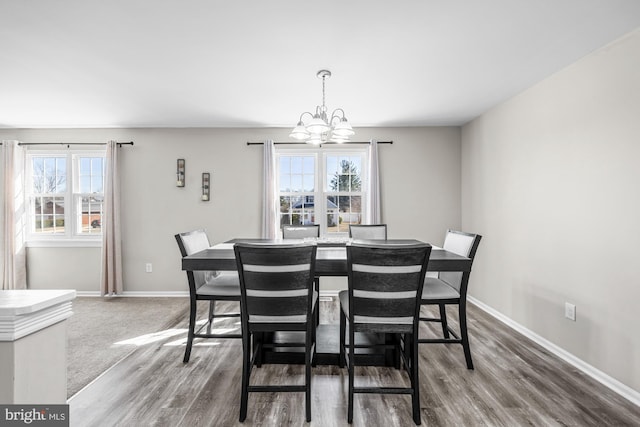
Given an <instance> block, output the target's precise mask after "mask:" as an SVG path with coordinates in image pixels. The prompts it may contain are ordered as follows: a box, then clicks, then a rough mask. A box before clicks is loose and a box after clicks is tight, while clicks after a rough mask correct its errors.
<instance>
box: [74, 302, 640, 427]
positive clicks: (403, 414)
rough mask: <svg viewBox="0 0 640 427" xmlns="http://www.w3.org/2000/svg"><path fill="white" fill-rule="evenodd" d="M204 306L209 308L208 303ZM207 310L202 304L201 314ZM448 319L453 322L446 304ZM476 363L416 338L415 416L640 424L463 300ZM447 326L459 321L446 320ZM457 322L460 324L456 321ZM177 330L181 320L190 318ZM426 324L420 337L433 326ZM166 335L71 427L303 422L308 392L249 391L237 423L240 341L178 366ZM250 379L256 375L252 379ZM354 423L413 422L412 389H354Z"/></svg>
mask: <svg viewBox="0 0 640 427" xmlns="http://www.w3.org/2000/svg"><path fill="white" fill-rule="evenodd" d="M203 307H204V306H203ZM336 307H337V304H336V302H335V299H334V300H333V301H329V302H327V301H323V302H321V307H320V310H321V313H322V316H321V323H337V308H336ZM203 313H204V311H203ZM450 317H451V318H452V319H453V318H455V315H454V312H451V316H450ZM469 317H470V325H469V328H470V335H471V350H472V354H473V358H474V364H475V370H473V371H469V370H467V369H466V367H465V362H464V355H463V352H462V347H460V346H459V345H456V346H451V345H449V346H445V345H442V344H430V345H427V344H422V345H421V346H420V360H419V365H420V366H419V367H420V394H421V408H422V424H423V425H432V426H509V427H511V426H639V425H640V407H637V406H635V405H634V404H632V403H630V402H628V401H627V400H625V399H623V398H622V397H620V396H618V395H617V394H615V393H613V392H612V391H610V390H609V389H608V388H606V387H604V386H602V385H600V384H599V383H597V382H596V381H594V380H592V379H590V378H589V377H587V376H586V375H584V374H582V373H581V372H579V371H578V370H577V369H575V368H573V367H572V366H570V365H568V364H567V363H565V362H563V361H561V360H560V359H558V358H557V357H555V356H553V355H551V354H550V353H549V352H547V351H546V350H545V349H543V348H541V347H540V346H538V345H536V344H535V343H533V342H532V341H530V340H528V339H527V338H525V337H523V336H521V335H519V334H518V333H516V332H514V331H513V330H511V329H510V328H508V327H507V326H505V325H503V324H502V323H500V322H499V321H497V320H495V319H494V318H492V317H491V316H489V315H488V314H486V313H484V312H483V311H481V310H480V309H478V308H476V307H474V306H473V305H471V306H470V307H469ZM452 323H454V322H452ZM454 326H457V325H455V323H454ZM176 327H186V319H185V320H184V322H183V323H181V324H180V325H177V326H176ZM432 330H433V329H432V326H423V329H422V330H421V336H424V335H425V334H428V333H429V332H430V331H432ZM180 338H183V337H179V336H175V335H174V336H171V337H167V338H165V339H162V340H159V341H156V342H154V343H150V344H146V345H142V346H140V347H139V348H138V349H137V350H136V351H134V352H133V353H132V354H131V355H130V356H129V357H127V358H126V359H124V360H123V361H122V362H120V363H118V364H117V365H115V366H114V367H113V368H111V369H110V370H109V371H107V373H106V374H104V375H102V376H101V377H100V378H98V379H97V380H96V381H95V382H93V383H92V384H91V385H89V386H88V387H87V388H85V389H84V390H83V391H81V392H80V393H78V394H77V395H75V396H74V397H73V398H72V399H71V400H70V402H69V403H70V419H71V425H72V426H100V427H104V426H136V427H139V426H172V427H173V426H189V427H191V426H234V425H244V426H282V425H294V426H297V425H304V424H306V423H305V422H304V395H303V393H252V394H251V395H250V397H249V411H248V416H247V420H246V421H245V422H244V423H242V424H241V423H239V422H238V413H239V402H240V376H241V366H240V365H241V356H242V347H241V343H240V340H207V341H205V342H204V343H203V344H202V345H198V346H194V348H193V351H192V353H191V361H190V362H189V363H187V364H183V363H182V356H183V352H184V346H183V345H181V343H180V342H176V341H177V340H179V339H180ZM402 372H403V371H400V370H395V369H393V368H384V367H361V368H357V370H356V386H357V385H358V384H365V383H372V382H374V381H375V382H377V383H378V384H393V383H395V384H397V383H400V384H403V385H404V384H407V379H406V376H405V375H404V374H403V373H402ZM303 375H304V372H303V367H302V366H298V365H295V366H289V365H264V366H263V367H262V368H259V369H257V370H256V371H255V373H254V377H252V378H253V379H254V380H255V382H256V383H258V382H263V381H267V382H270V383H272V384H273V383H281V384H285V383H289V384H290V383H297V384H301V383H302V381H303ZM346 379H347V374H346V370H345V369H339V368H338V367H334V366H318V367H316V368H314V369H313V377H312V396H313V402H312V421H311V423H309V424H310V425H312V426H323V427H324V426H346V425H348V424H347V422H346V416H347V406H346V402H347V392H346V389H347V380H346ZM252 382H253V381H252ZM353 425H354V426H367V427H371V426H384V427H388V426H411V425H414V424H413V420H412V417H411V403H410V398H409V397H408V396H399V395H356V396H355V406H354V421H353Z"/></svg>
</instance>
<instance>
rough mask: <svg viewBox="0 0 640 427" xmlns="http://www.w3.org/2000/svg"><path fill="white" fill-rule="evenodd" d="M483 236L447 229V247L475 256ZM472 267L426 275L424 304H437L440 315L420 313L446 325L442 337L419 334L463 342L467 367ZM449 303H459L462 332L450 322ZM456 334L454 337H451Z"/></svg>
mask: <svg viewBox="0 0 640 427" xmlns="http://www.w3.org/2000/svg"><path fill="white" fill-rule="evenodd" d="M480 239H482V236H481V235H479V234H471V233H465V232H462V231H454V230H447V234H446V236H445V240H444V244H443V246H442V247H443V249H445V250H447V251H449V252H453V253H455V254H458V255H462V256H464V257H467V258H470V259H471V265H473V259H474V258H475V255H476V251H477V250H478V245H479V244H480ZM470 274H471V271H465V272H461V271H441V272H438V274H437V277H426V278H425V283H424V288H423V290H422V299H421V300H420V304H421V305H437V306H438V309H439V312H440V317H426V316H425V317H422V316H421V317H420V320H421V321H424V322H436V323H440V324H441V326H442V335H443V337H442V338H419V339H418V342H419V343H421V344H422V343H424V344H462V348H463V350H464V358H465V361H466V363H467V369H473V361H472V359H471V348H470V347H469V333H468V331H467V288H468V286H469V276H470ZM447 305H457V306H458V321H459V332H460V333H459V334H458V333H456V332H455V331H454V330H453V329H452V328H451V326H449V324H448V323H447V311H446V306H447ZM451 336H453V338H451Z"/></svg>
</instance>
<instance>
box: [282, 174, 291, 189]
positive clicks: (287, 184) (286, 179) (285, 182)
mask: <svg viewBox="0 0 640 427" xmlns="http://www.w3.org/2000/svg"><path fill="white" fill-rule="evenodd" d="M280 191H291V175H289V174H286V175H280Z"/></svg>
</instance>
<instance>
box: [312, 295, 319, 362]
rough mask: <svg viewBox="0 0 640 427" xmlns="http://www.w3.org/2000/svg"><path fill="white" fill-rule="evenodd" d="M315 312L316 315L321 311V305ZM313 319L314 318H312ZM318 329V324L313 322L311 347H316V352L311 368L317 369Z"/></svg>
mask: <svg viewBox="0 0 640 427" xmlns="http://www.w3.org/2000/svg"><path fill="white" fill-rule="evenodd" d="M314 310H315V311H316V314H317V312H318V311H320V304H319V303H318V304H317V305H316V306H315V307H314ZM312 318H313V316H312ZM317 328H318V324H317V323H315V321H314V322H313V324H312V325H311V345H312V346H315V349H316V351H314V353H313V355H312V358H311V366H313V367H314V368H315V367H316V352H317V349H318V347H317V342H316V337H317V334H316V332H317Z"/></svg>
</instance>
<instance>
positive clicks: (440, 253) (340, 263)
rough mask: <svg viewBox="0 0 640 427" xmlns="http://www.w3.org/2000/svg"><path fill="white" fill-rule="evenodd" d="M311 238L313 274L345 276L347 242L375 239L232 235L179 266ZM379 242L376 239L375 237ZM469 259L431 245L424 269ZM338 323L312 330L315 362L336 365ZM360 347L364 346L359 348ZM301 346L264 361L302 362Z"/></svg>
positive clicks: (365, 357)
mask: <svg viewBox="0 0 640 427" xmlns="http://www.w3.org/2000/svg"><path fill="white" fill-rule="evenodd" d="M301 242H311V243H313V244H316V245H317V251H316V265H315V275H316V276H318V277H323V276H347V245H349V244H351V243H353V242H356V243H357V242H364V243H375V242H376V241H360V240H352V239H346V238H345V239H343V238H313V239H304V240H302V239H300V240H290V239H258V238H234V239H231V240H228V241H225V242H222V243H218V244H215V245H213V246H211V247H209V248H207V249H204V250H202V251H200V252H196V253H194V254H191V255H188V256H185V257H183V258H182V270H184V271H199V270H205V271H212V270H237V265H236V259H235V252H234V248H233V247H234V244H236V243H256V244H287V243H301ZM377 242H378V243H380V241H377ZM384 243H385V244H387V245H406V244H415V243H422V242H421V241H420V240H416V239H393V240H385V241H384ZM471 265H472V261H471V259H470V258H467V257H464V256H461V255H458V254H455V253H453V252H449V251H447V250H445V249H443V248H440V247H438V246H434V245H432V250H431V254H430V256H429V263H428V265H427V270H428V271H461V272H464V271H470V270H471ZM296 334H299V333H297V332H288V333H279V334H276V335H275V336H273V337H272V339H274V340H282V341H295V340H298V341H299V337H297V336H296ZM339 339H340V337H339V325H336V324H320V325H318V327H317V330H316V363H317V364H321V365H324V364H328V365H337V364H338V355H339V345H340V342H339ZM387 339H388V337H381V336H378V335H373V334H364V333H363V334H358V336H356V343H358V342H362V343H365V342H367V343H371V342H378V343H381V342H384V340H387ZM363 350H364V349H363ZM303 351H304V349H303V348H301V349H297V348H292V349H290V350H289V351H287V352H271V353H267V354H265V355H264V356H263V357H264V361H265V362H266V363H304V352H303ZM357 357H359V358H360V359H361V360H360V361H359V364H368V365H390V364H392V363H393V362H392V361H393V360H394V357H393V355H392V354H390V353H389V352H386V353H382V354H380V353H375V352H366V351H362V354H360V355H357Z"/></svg>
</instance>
